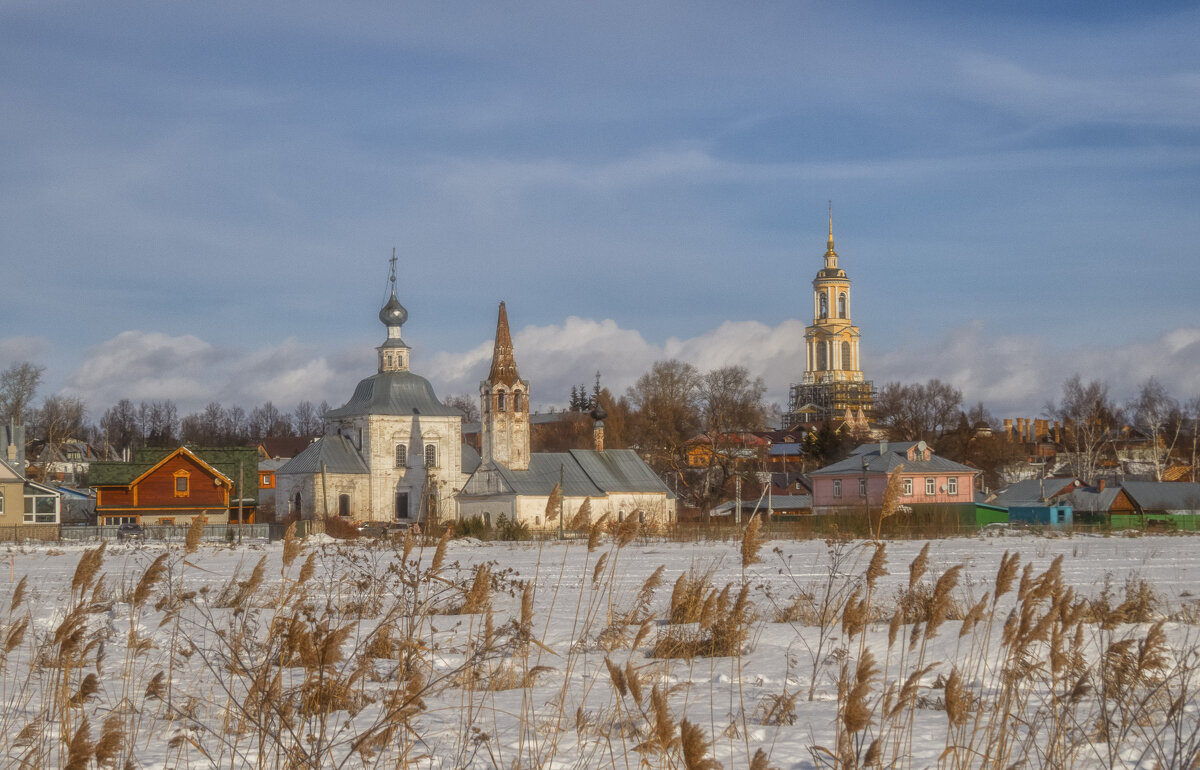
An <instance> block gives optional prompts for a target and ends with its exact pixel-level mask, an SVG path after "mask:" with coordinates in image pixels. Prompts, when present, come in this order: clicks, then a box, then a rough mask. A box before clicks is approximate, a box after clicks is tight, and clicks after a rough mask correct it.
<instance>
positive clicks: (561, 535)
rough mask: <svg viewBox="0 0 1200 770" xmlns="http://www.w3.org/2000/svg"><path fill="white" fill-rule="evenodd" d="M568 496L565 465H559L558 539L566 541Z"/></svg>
mask: <svg viewBox="0 0 1200 770" xmlns="http://www.w3.org/2000/svg"><path fill="white" fill-rule="evenodd" d="M565 499H566V495H565V494H564V493H563V464H562V463H559V464H558V539H559V540H565V539H566V528H565V527H564V525H563V509H564V508H565V507H566V506H565V505H564V500H565Z"/></svg>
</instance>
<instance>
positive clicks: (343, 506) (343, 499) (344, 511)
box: [338, 495, 350, 516]
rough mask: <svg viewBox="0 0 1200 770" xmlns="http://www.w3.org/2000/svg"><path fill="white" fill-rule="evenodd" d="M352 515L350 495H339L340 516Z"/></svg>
mask: <svg viewBox="0 0 1200 770" xmlns="http://www.w3.org/2000/svg"><path fill="white" fill-rule="evenodd" d="M349 515H350V495H338V516H349Z"/></svg>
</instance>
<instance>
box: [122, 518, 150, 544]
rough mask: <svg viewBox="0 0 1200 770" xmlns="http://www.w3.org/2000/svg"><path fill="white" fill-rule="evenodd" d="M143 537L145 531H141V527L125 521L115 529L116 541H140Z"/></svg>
mask: <svg viewBox="0 0 1200 770" xmlns="http://www.w3.org/2000/svg"><path fill="white" fill-rule="evenodd" d="M145 535H146V530H144V529H142V525H141V524H135V523H134V522H132V521H127V522H125V523H124V524H122V525H121V526H119V527H117V539H118V540H141V539H142V538H143V537H145Z"/></svg>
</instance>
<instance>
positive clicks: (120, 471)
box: [88, 446, 258, 503]
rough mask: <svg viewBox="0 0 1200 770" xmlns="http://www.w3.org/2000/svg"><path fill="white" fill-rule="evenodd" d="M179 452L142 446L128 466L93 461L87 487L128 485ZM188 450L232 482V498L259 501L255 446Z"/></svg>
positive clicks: (188, 448)
mask: <svg viewBox="0 0 1200 770" xmlns="http://www.w3.org/2000/svg"><path fill="white" fill-rule="evenodd" d="M178 449H179V447H175V448H172V449H163V448H160V447H144V448H142V449H135V450H134V452H133V459H132V460H131V461H130V462H127V463H116V462H94V463H92V464H91V465H90V466H89V467H88V485H89V486H93V487H104V486H114V485H116V486H124V485H127V484H130V483H132V482H133V480H134V479H136V478H137V477H138V476H141V475H142V474H143V473H145V472H146V471H148V470H150V469H151V468H153V467H154V466H155V465H157V464H158V463H160V462H162V461H163V460H164V459H166V458H167V456H168V455H170V454H172V453H173V452H175V451H177V450H178ZM187 450H188V451H189V452H191V453H192V454H194V455H196V457H198V458H199V459H201V460H203V461H204V462H205V463H207V464H208V465H210V466H212V467H213V469H214V470H216V471H218V472H219V473H221V474H223V475H224V476H226V477H227V478H229V479H230V480H231V481H232V482H233V485H234V493H233V497H234V498H235V499H236V498H242V499H244V500H253V501H254V502H255V503H257V502H258V450H256V449H255V448H254V447H242V446H238V447H197V446H188V447H187ZM239 478H240V479H241V480H242V481H241V482H239ZM241 486H244V487H245V491H244V492H243V491H240V488H241Z"/></svg>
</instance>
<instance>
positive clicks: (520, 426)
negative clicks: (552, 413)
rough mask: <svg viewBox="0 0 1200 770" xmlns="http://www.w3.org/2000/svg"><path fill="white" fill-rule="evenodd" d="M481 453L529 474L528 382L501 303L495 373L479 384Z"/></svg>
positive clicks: (486, 459) (484, 458) (494, 365)
mask: <svg viewBox="0 0 1200 770" xmlns="http://www.w3.org/2000/svg"><path fill="white" fill-rule="evenodd" d="M479 400H480V430H481V436H480V439H481V440H480V447H481V449H482V451H481V452H480V454H481V456H482V459H483V462H485V463H486V462H489V461H492V462H497V463H499V464H501V465H503V466H505V467H507V468H509V469H511V470H514V471H524V470H529V381H528V380H522V379H521V375H520V374H518V373H517V361H516V359H515V358H514V357H513V344H512V335H511V333H510V332H509V329H508V312H507V311H506V310H505V308H504V303H503V302H501V303H500V313H499V316H498V317H497V319H496V342H495V348H494V349H493V350H492V369H491V371H490V372H489V373H488V378H487V379H486V380H483V381H482V382H480V383H479Z"/></svg>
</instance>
